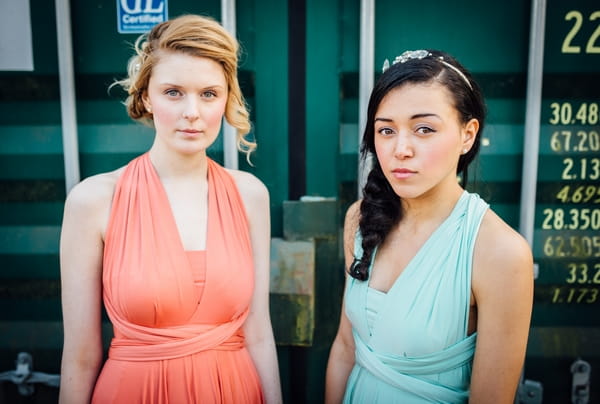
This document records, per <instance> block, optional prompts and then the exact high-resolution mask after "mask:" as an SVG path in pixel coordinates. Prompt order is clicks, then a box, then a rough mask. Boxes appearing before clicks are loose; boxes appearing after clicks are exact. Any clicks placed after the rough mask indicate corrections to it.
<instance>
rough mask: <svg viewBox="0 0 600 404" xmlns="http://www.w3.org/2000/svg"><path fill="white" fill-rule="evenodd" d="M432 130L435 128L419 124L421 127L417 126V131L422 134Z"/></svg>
mask: <svg viewBox="0 0 600 404" xmlns="http://www.w3.org/2000/svg"><path fill="white" fill-rule="evenodd" d="M433 132H435V130H433V129H431V128H430V127H428V126H421V127H419V128H417V133H420V134H422V135H426V134H428V133H433Z"/></svg>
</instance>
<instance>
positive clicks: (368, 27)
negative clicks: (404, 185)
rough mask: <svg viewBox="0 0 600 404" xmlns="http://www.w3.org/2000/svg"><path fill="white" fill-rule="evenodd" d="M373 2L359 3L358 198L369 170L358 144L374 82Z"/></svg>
mask: <svg viewBox="0 0 600 404" xmlns="http://www.w3.org/2000/svg"><path fill="white" fill-rule="evenodd" d="M374 59H375V0H361V2H360V55H359V61H360V64H359V71H358V148H359V150H358V197H359V198H360V197H362V189H363V187H364V186H365V184H366V182H367V176H368V174H369V171H370V169H371V164H370V160H366V161H364V162H363V160H361V158H360V143H361V141H362V134H363V131H364V130H365V125H366V122H367V107H368V105H369V95H370V93H371V90H372V89H373V82H374V80H375V70H374Z"/></svg>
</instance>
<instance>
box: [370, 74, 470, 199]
mask: <svg viewBox="0 0 600 404" xmlns="http://www.w3.org/2000/svg"><path fill="white" fill-rule="evenodd" d="M478 129H479V123H478V121H477V120H476V119H472V120H471V121H469V122H468V123H467V124H466V125H463V124H461V122H460V120H459V116H458V111H457V110H456V108H455V107H454V103H453V100H452V98H451V95H450V94H449V93H448V90H446V88H445V87H444V86H442V85H441V84H439V83H437V82H429V83H418V84H412V83H409V84H404V85H402V86H401V87H397V88H395V89H393V90H391V91H390V92H389V93H388V94H387V95H386V96H385V97H384V98H383V99H382V101H381V103H380V104H379V108H378V109H377V112H376V113H375V121H374V132H375V133H374V136H375V151H376V154H377V158H378V160H379V163H380V165H381V168H382V170H383V174H384V175H385V178H386V179H387V180H388V182H389V183H390V185H391V186H392V188H393V189H394V191H395V192H396V194H397V195H398V196H400V197H401V198H403V199H412V198H419V197H421V196H424V195H427V194H429V193H431V192H432V191H435V190H437V189H444V187H446V186H449V185H453V184H454V185H455V184H457V179H456V168H457V165H458V159H459V157H460V155H461V154H462V153H463V152H464V150H469V149H470V148H471V146H472V144H473V141H474V139H475V136H476V134H477V131H478Z"/></svg>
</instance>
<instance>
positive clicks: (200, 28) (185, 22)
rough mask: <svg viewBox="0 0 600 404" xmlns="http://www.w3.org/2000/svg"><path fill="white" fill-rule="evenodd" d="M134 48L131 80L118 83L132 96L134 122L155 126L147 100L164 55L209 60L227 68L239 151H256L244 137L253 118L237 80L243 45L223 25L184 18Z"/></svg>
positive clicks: (229, 110)
mask: <svg viewBox="0 0 600 404" xmlns="http://www.w3.org/2000/svg"><path fill="white" fill-rule="evenodd" d="M134 49H135V52H136V54H135V55H134V56H132V57H131V59H130V60H129V63H128V65H127V72H128V77H127V78H126V79H124V80H120V81H117V82H116V83H115V84H118V85H120V86H122V87H123V89H125V91H127V93H128V94H129V95H128V97H127V99H126V100H125V105H126V107H127V113H128V114H129V116H130V117H131V118H132V119H135V120H138V121H141V122H143V123H146V124H150V125H151V124H152V114H151V113H150V112H148V111H147V110H146V107H145V105H144V101H143V97H144V96H145V95H146V93H147V91H148V82H149V81H150V76H151V75H152V71H153V68H154V66H155V65H156V64H157V63H158V62H159V61H160V57H161V52H163V51H166V52H181V53H185V54H186V55H191V56H198V57H206V58H209V59H212V60H214V61H216V62H218V63H220V64H221V66H222V67H223V71H224V73H225V79H226V80H227V85H228V91H227V104H226V106H225V119H227V122H229V124H230V125H231V126H233V127H235V128H236V129H237V146H238V149H239V150H240V151H243V152H245V153H246V154H249V153H251V152H252V151H253V150H254V149H256V143H254V142H250V141H248V140H246V139H245V138H244V135H246V134H247V133H248V132H250V119H249V113H248V110H247V109H246V106H245V103H244V98H243V96H242V91H241V89H240V85H239V82H238V78H237V64H238V51H239V44H238V42H237V40H236V39H235V38H233V37H232V36H231V35H230V34H229V33H228V32H227V31H226V30H225V28H223V26H221V24H219V23H218V22H216V21H215V20H213V19H212V18H210V17H203V16H198V15H183V16H180V17H177V18H174V19H172V20H168V21H165V22H163V23H160V24H158V25H155V26H154V28H152V30H151V31H150V32H149V33H147V34H143V35H141V36H140V37H139V38H138V39H137V40H136V41H135V45H134Z"/></svg>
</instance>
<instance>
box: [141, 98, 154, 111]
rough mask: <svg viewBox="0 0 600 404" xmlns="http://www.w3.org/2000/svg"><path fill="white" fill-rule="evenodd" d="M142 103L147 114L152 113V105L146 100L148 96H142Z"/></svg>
mask: <svg viewBox="0 0 600 404" xmlns="http://www.w3.org/2000/svg"><path fill="white" fill-rule="evenodd" d="M142 102H143V103H144V108H146V111H148V112H149V113H152V104H150V100H149V99H148V94H144V95H142Z"/></svg>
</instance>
